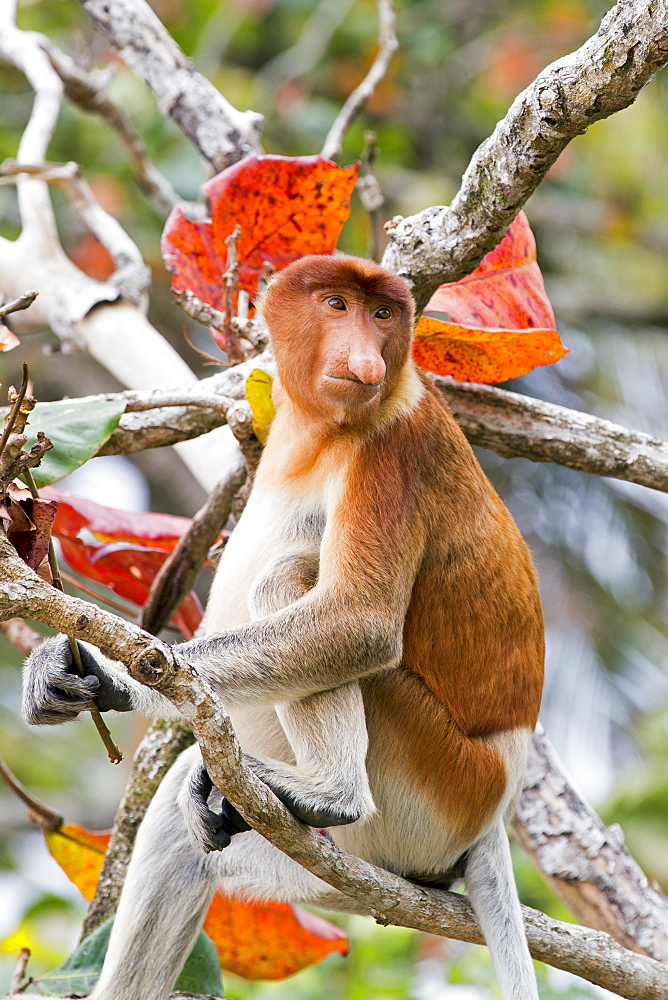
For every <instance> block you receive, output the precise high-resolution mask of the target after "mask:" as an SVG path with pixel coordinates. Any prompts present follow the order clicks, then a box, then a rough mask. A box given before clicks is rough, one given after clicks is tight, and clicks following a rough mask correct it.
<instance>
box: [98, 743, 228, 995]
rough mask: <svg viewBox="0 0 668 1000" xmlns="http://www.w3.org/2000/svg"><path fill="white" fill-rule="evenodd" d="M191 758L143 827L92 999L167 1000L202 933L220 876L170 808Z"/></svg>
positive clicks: (166, 785) (168, 780) (181, 763)
mask: <svg viewBox="0 0 668 1000" xmlns="http://www.w3.org/2000/svg"><path fill="white" fill-rule="evenodd" d="M196 752H197V748H196V747H193V748H191V749H189V750H187V751H185V753H184V754H182V755H181V757H179V759H178V761H177V762H176V763H175V764H174V766H173V767H172V768H171V770H170V772H169V774H168V775H167V776H166V777H165V780H164V781H163V782H162V784H161V785H160V788H159V789H158V791H157V793H156V795H155V797H154V799H153V801H152V802H151V804H150V806H149V808H148V811H147V813H146V817H145V818H144V821H143V823H142V824H141V827H140V829H139V833H138V835H137V840H136V843H135V847H134V851H133V853H132V858H131V860H130V864H129V866H128V871H127V876H126V880H125V885H124V887H123V892H122V894H121V900H120V904H119V907H118V911H117V913H116V918H115V920H114V926H113V930H112V934H111V939H110V941H109V949H108V951H107V956H106V958H105V961H104V967H103V969H102V973H101V975H100V979H99V981H98V983H97V985H96V986H95V988H94V989H93V992H92V994H91V998H92V1000H164V998H166V997H167V996H168V995H169V992H170V989H171V988H172V987H173V985H174V982H175V980H176V978H177V976H178V975H179V973H180V971H181V969H182V968H183V964H184V962H185V960H186V958H187V957H188V955H189V954H190V951H191V949H192V947H193V945H194V943H195V940H196V938H197V935H198V934H199V931H200V928H201V926H202V922H203V920H204V917H205V915H206V911H207V909H208V907H209V903H210V902H211V898H212V896H213V893H214V891H215V888H216V879H217V871H216V866H215V864H214V863H213V862H214V858H212V857H209V856H207V855H206V854H204V853H203V852H201V851H195V850H194V849H193V847H192V845H191V844H190V841H189V839H188V833H187V830H186V827H185V823H184V822H183V818H182V816H181V814H180V812H179V810H178V809H177V808H176V803H175V799H176V795H177V792H178V789H179V787H180V786H181V784H182V783H183V780H184V777H185V775H186V773H187V771H188V770H189V768H190V766H191V761H192V757H193V754H195V753H196Z"/></svg>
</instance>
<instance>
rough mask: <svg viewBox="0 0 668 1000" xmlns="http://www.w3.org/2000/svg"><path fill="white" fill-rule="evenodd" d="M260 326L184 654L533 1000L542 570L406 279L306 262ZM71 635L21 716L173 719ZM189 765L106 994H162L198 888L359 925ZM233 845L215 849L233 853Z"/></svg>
mask: <svg viewBox="0 0 668 1000" xmlns="http://www.w3.org/2000/svg"><path fill="white" fill-rule="evenodd" d="M262 311H263V314H264V317H265V319H266V321H267V324H268V327H269V330H270V333H271V339H272V343H273V347H274V351H275V353H276V360H277V363H278V379H277V382H276V386H275V393H274V395H275V403H276V417H275V420H274V423H273V425H272V428H271V431H270V434H269V440H268V442H267V445H266V448H265V451H264V455H263V457H262V460H261V462H260V466H259V468H258V472H257V477H256V481H255V485H254V487H253V490H252V492H251V495H250V498H249V501H248V504H247V507H246V509H245V511H244V513H243V515H242V517H241V519H240V521H239V524H238V526H237V527H236V529H235V531H234V533H233V535H232V537H231V539H230V541H229V542H228V545H227V547H226V549H225V552H224V554H223V557H222V559H221V562H220V565H219V568H218V570H217V573H216V577H215V580H214V583H213V587H212V590H211V595H210V598H209V602H208V607H207V612H206V618H205V637H204V638H201V639H194V640H192V641H190V642H186V643H183V644H181V645H179V646H177V647H176V652H177V655H178V656H179V657H182V658H183V659H185V660H187V661H188V662H189V663H191V664H192V665H193V666H194V667H195V668H196V669H197V670H198V671H200V672H201V673H202V674H203V675H204V676H205V677H206V678H207V680H208V681H209V682H210V683H211V685H212V686H213V687H214V688H215V689H216V691H217V692H218V693H219V695H220V698H221V700H222V701H223V703H224V704H225V705H226V707H227V708H228V709H229V711H230V714H231V716H232V720H233V723H234V728H235V730H236V732H237V734H238V736H239V739H240V741H241V744H242V746H243V748H244V750H245V751H246V752H247V753H249V754H251V755H253V756H254V757H255V758H256V764H255V768H256V770H257V773H258V774H259V775H260V777H262V778H263V780H265V781H266V782H267V783H268V784H269V785H270V786H271V788H273V789H274V791H275V792H276V794H277V795H278V796H279V797H280V798H281V799H282V800H283V801H284V802H286V804H287V805H288V806H289V807H290V808H291V810H292V811H293V812H294V813H295V814H296V815H297V816H299V817H300V818H301V819H302V820H304V821H305V822H307V823H309V824H311V825H313V826H317V827H326V828H327V831H328V836H330V837H331V839H332V840H333V841H334V842H335V843H336V844H339V845H340V846H341V847H344V848H345V849H346V850H349V851H352V852H353V853H354V854H357V855H359V856H360V857H362V858H365V859H367V860H368V861H370V862H373V863H374V864H376V865H380V866H381V867H384V868H386V869H389V870H390V871H393V872H396V873H398V874H400V875H403V876H405V877H406V878H409V879H412V880H414V881H416V882H419V883H421V884H424V885H431V886H437V887H447V886H449V885H450V884H451V882H452V881H453V880H454V879H455V878H457V877H460V876H462V875H463V877H464V880H465V884H466V888H467V891H468V895H469V899H470V900H471V903H472V905H473V907H474V909H475V912H476V915H477V917H478V920H479V922H480V924H481V927H482V930H483V933H484V935H485V939H486V941H487V944H488V945H489V948H490V951H491V952H492V956H493V959H494V964H495V967H496V970H497V974H498V978H499V980H500V983H501V988H502V992H503V996H504V998H505V1000H536V998H537V996H538V993H537V990H536V983H535V977H534V973H533V967H532V964H531V960H530V957H529V952H528V948H527V944H526V939H525V935H524V930H523V926H522V920H521V916H520V908H519V902H518V898H517V891H516V889H515V885H514V881H513V874H512V870H511V864H510V854H509V849H508V842H507V838H506V834H505V830H504V817H506V816H507V815H508V813H509V811H510V810H512V808H513V806H514V803H515V800H516V798H517V795H518V794H519V790H520V786H521V779H522V776H523V773H524V769H525V764H526V758H527V751H528V747H529V742H530V739H531V733H532V731H533V728H534V725H535V723H536V719H537V715H538V709H539V704H540V697H541V687H542V675H543V626H542V618H541V609H540V603H539V598H538V592H537V587H536V578H535V574H534V570H533V567H532V563H531V559H530V557H529V554H528V552H527V549H526V546H525V544H524V542H523V541H522V539H521V537H520V535H519V533H518V531H517V528H516V527H515V524H514V523H513V521H512V519H511V517H510V515H509V514H508V512H507V510H506V508H505V507H504V506H503V504H502V503H501V501H500V500H499V498H498V496H497V495H496V493H495V492H494V490H493V489H492V487H491V485H490V484H489V482H488V481H487V479H486V478H485V476H484V474H483V472H482V470H481V469H480V467H479V465H478V462H477V461H476V459H475V457H474V455H473V453H472V451H471V449H470V447H469V445H468V444H467V442H466V440H465V439H464V437H463V435H462V433H461V431H460V430H459V429H458V427H457V425H456V423H455V421H454V419H453V417H452V415H451V414H450V412H449V410H448V408H447V406H446V405H445V404H444V402H443V401H442V399H441V398H440V396H439V394H438V393H437V392H436V391H435V390H434V388H433V387H432V385H431V384H430V381H429V379H428V378H426V377H425V376H424V375H421V374H420V373H419V372H418V371H417V370H416V368H415V366H414V364H413V362H412V361H411V358H410V345H411V335H412V328H413V307H412V300H411V296H410V292H409V289H408V286H407V284H406V283H405V282H404V281H403V280H402V279H400V278H398V277H396V276H395V275H393V274H389V273H388V272H386V271H384V270H383V269H382V268H380V267H378V266H377V265H376V264H373V263H370V262H369V261H365V260H360V259H357V258H353V257H343V256H334V257H305V258H303V259H301V260H299V261H297V262H296V263H294V264H291V265H290V266H289V267H287V268H286V269H285V270H284V271H282V272H281V273H280V274H279V275H278V276H277V277H276V278H275V279H274V281H273V283H272V284H271V285H270V287H269V289H268V291H267V293H266V295H265V299H264V302H263V304H262ZM84 652H85V656H84V660H85V667H86V671H87V674H88V675H89V676H87V677H85V678H83V679H79V678H77V677H76V676H73V675H72V674H71V673H70V672H69V669H70V661H69V653H68V646H67V642H66V640H63V639H60V640H58V639H57V640H51V641H49V642H48V643H46V644H45V645H44V646H42V647H41V648H40V649H39V650H38V651H37V652H36V653H34V654H33V656H32V657H31V658H30V659H29V660H28V661H27V667H26V680H25V698H24V714H25V717H26V718H27V719H28V721H30V722H33V723H53V722H59V721H64V720H66V719H68V718H71V717H73V716H74V715H76V714H77V712H79V711H82V710H83V709H84V708H85V707H86V705H87V703H88V699H89V697H90V695H91V694H95V695H96V697H97V698H98V701H99V703H100V707H101V708H103V709H104V708H116V709H120V710H126V709H129V708H138V709H140V710H143V711H145V712H146V711H148V712H156V711H157V712H161V713H163V714H164V711H165V709H171V711H172V714H173V712H174V710H173V708H172V707H171V706H170V705H169V704H168V703H167V702H166V700H165V699H163V698H162V697H161V696H160V695H158V694H156V693H155V692H154V691H151V690H150V689H147V688H144V687H142V686H141V685H139V684H137V683H136V682H134V681H133V680H132V679H131V678H129V677H128V676H127V675H126V674H125V673H124V672H123V670H122V668H120V666H119V665H118V664H112V663H110V662H109V661H106V660H102V659H101V658H100V656H99V654H97V655H95V656H94V655H93V654H92V653H91V652H90V650H89V649H84ZM210 789H211V785H210V782H209V781H208V775H207V774H206V771H205V770H204V768H203V765H202V762H201V757H200V756H199V751H198V749H197V748H196V747H192V748H190V749H189V750H187V751H185V753H184V754H182V756H181V757H180V758H179V760H178V761H177V762H176V764H175V765H174V767H173V768H172V770H171V771H170V773H169V775H168V776H167V778H166V779H165V781H164V782H163V783H162V785H161V787H160V789H159V791H158V793H157V795H156V796H155V799H154V800H153V803H152V804H151V806H150V808H149V810H148V812H147V815H146V818H145V820H144V822H143V824H142V826H141V830H140V832H139V836H138V838H137V843H136V846H135V850H134V854H133V857H132V861H131V864H130V866H129V869H128V874H127V879H126V882H125V887H124V889H123V894H122V898H121V902H120V905H119V909H118V913H117V916H116V921H115V925H114V930H113V934H112V938H111V943H110V946H109V952H108V955H107V959H106V962H105V965H104V969H103V971H102V975H101V978H100V981H99V983H98V984H97V986H96V987H95V989H94V991H93V994H92V996H93V997H95V1000H130V998H132V1000H164V998H165V997H166V996H167V995H168V993H169V990H170V987H171V986H172V985H173V983H174V981H175V979H176V977H177V975H178V973H179V971H180V969H181V967H182V965H183V962H184V960H185V958H186V957H187V955H188V953H189V951H190V949H191V948H192V945H193V943H194V941H195V938H196V936H197V934H198V931H199V929H200V927H201V924H202V921H203V919H204V916H205V914H206V910H207V908H208V905H209V902H210V900H211V897H212V894H213V892H214V890H215V888H216V887H217V886H219V887H220V888H221V889H222V891H223V892H224V893H227V894H230V895H234V896H240V897H243V898H246V899H249V898H250V899H260V900H262V899H265V900H288V901H300V902H306V903H314V904H317V905H320V906H324V907H329V908H333V909H339V910H356V911H361V910H363V907H361V906H360V904H359V903H354V902H353V901H352V900H350V899H348V898H347V897H345V896H343V895H342V894H340V893H338V892H336V891H335V890H333V889H331V888H330V887H328V886H327V885H325V884H324V883H323V882H321V881H319V880H318V879H317V878H315V877H314V876H313V875H311V874H310V873H309V872H307V871H305V870H304V869H303V868H301V867H300V866H299V865H298V864H296V863H295V862H293V861H292V860H290V859H289V858H287V857H286V856H285V855H283V854H282V853H281V852H280V851H278V850H277V849H275V848H274V847H272V846H271V845H270V844H268V843H267V841H265V840H264V839H263V838H262V837H261V836H260V835H259V834H258V833H255V832H254V831H253V830H250V829H248V827H247V824H246V823H245V822H244V821H243V820H242V819H241V817H240V816H239V815H238V814H237V813H236V811H235V810H234V809H233V808H232V807H231V806H230V805H229V803H225V802H224V801H223V802H221V798H220V795H218V794H217V793H216V791H215V790H213V791H210ZM221 848H224V849H223V850H221Z"/></svg>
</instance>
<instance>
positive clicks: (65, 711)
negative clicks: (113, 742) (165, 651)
mask: <svg viewBox="0 0 668 1000" xmlns="http://www.w3.org/2000/svg"><path fill="white" fill-rule="evenodd" d="M78 645H79V650H80V652H81V662H82V664H83V668H84V674H85V676H84V677H79V676H78V674H77V671H76V668H75V667H74V663H73V660H72V651H71V649H70V644H69V639H68V638H67V636H64V635H58V636H54V637H53V638H51V639H47V640H46V642H44V643H42V645H41V646H38V647H37V649H36V650H35V651H34V652H33V653H32V654H31V655H30V656H29V657H28V659H27V660H26V662H25V665H24V667H23V702H22V714H23V717H24V719H25V720H26V722H29V723H30V724H31V725H34V726H55V725H58V724H59V723H61V722H69V721H71V720H72V719H75V718H76V717H77V715H78V714H79V712H85V711H86V709H87V708H88V706H89V704H90V700H91V698H95V700H96V702H97V706H98V708H99V709H100V711H101V712H108V711H116V712H129V711H131V710H133V709H135V710H136V711H138V712H140V713H141V714H142V715H146V716H149V717H151V716H153V715H162V716H165V717H167V718H175V717H178V714H179V713H178V712H177V710H176V709H175V708H174V706H173V705H172V704H171V702H169V701H168V700H167V699H166V698H163V696H162V695H160V694H158V693H157V692H156V691H153V690H151V689H150V688H147V687H144V686H143V685H142V684H138V683H137V682H136V681H134V680H133V679H132V678H131V677H130V676H129V675H128V674H127V673H126V671H125V669H124V667H123V666H122V665H121V664H119V663H115V662H114V661H113V660H109V659H107V658H106V657H105V656H103V655H102V653H100V652H99V650H95V652H93V651H92V647H89V646H88V645H86V644H84V643H81V642H80V643H79V644H78Z"/></svg>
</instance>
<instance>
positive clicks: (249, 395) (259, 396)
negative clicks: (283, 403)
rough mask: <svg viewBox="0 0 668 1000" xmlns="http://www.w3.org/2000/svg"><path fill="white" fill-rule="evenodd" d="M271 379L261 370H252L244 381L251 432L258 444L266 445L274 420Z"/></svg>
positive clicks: (272, 381)
mask: <svg viewBox="0 0 668 1000" xmlns="http://www.w3.org/2000/svg"><path fill="white" fill-rule="evenodd" d="M273 383H274V380H273V378H272V377H271V375H269V374H268V373H267V372H264V371H262V369H261V368H254V369H253V371H252V372H251V373H250V375H249V376H248V378H247V379H246V399H247V400H248V402H249V403H250V405H251V410H252V411H253V431H254V433H255V437H256V438H257V439H258V441H259V442H260V444H266V443H267V435H268V434H269V428H270V426H271V422H272V420H273V419H274V404H273V402H272V399H271V387H272V385H273Z"/></svg>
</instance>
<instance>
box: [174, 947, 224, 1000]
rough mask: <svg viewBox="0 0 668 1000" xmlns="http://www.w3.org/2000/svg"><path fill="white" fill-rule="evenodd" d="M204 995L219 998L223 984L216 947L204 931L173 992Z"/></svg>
mask: <svg viewBox="0 0 668 1000" xmlns="http://www.w3.org/2000/svg"><path fill="white" fill-rule="evenodd" d="M179 991H181V992H182V993H204V994H211V995H212V996H216V997H220V996H222V995H223V984H222V981H221V978H220V962H219V961H218V953H217V952H216V946H215V944H214V943H213V941H212V940H211V938H210V937H209V935H208V934H205V933H204V931H200V934H199V937H198V938H197V940H196V941H195V947H194V948H193V950H192V951H191V952H190V956H189V958H188V961H187V962H186V964H185V965H184V966H183V971H182V973H181V975H180V976H179V978H178V979H177V980H176V985H175V986H174V992H176V993H178V992H179Z"/></svg>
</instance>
